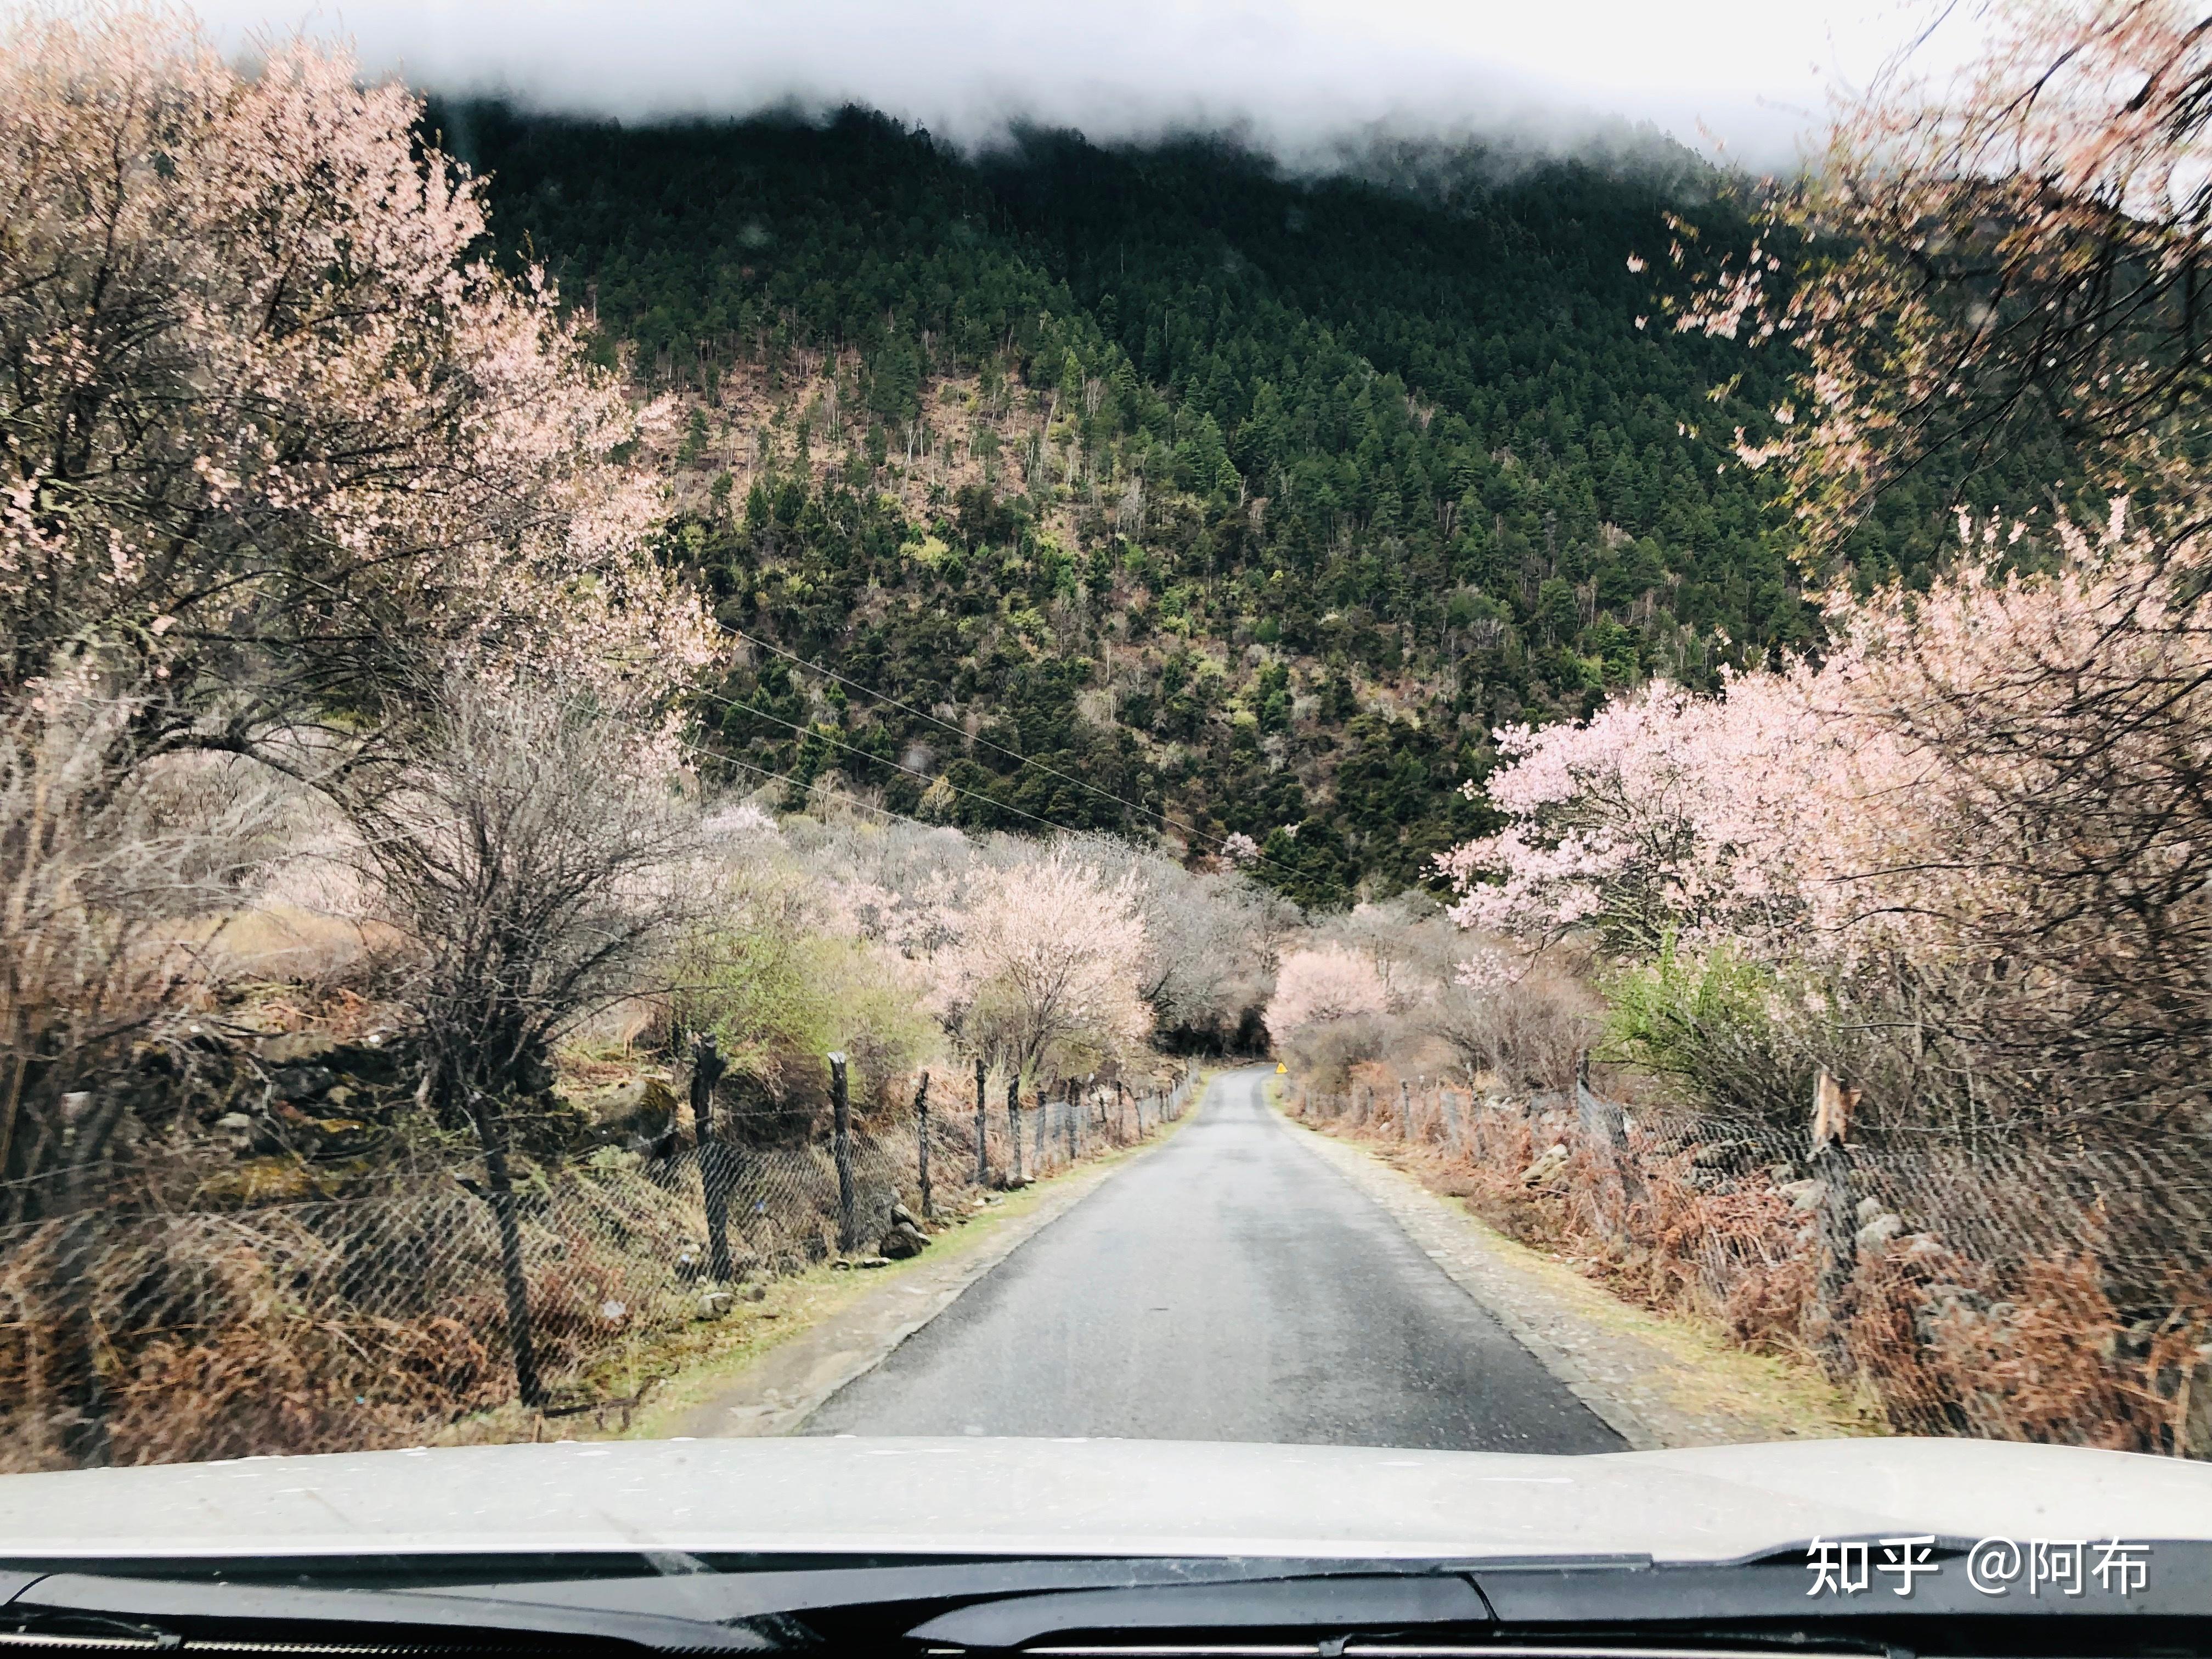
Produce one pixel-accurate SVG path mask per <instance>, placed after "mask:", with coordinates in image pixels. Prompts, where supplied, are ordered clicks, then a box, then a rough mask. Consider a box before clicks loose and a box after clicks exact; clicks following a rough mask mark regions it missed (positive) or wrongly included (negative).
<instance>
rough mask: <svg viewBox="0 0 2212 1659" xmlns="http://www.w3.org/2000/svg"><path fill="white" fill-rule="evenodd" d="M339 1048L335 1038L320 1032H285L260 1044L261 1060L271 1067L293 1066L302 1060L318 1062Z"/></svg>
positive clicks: (339, 1045)
mask: <svg viewBox="0 0 2212 1659" xmlns="http://www.w3.org/2000/svg"><path fill="white" fill-rule="evenodd" d="M341 1046H343V1045H341V1044H340V1043H339V1042H338V1040H337V1038H336V1037H333V1036H325V1034H324V1033H322V1032H320V1031H287V1032H285V1033H284V1034H283V1036H273V1037H270V1038H269V1039H268V1040H267V1041H265V1042H263V1043H262V1045H261V1058H262V1059H263V1060H265V1061H266V1062H267V1063H268V1064H270V1065H271V1066H294V1065H297V1064H299V1063H300V1062H301V1061H302V1060H320V1059H321V1058H322V1057H323V1056H324V1055H325V1054H329V1053H330V1052H331V1050H332V1049H333V1048H339V1047H341Z"/></svg>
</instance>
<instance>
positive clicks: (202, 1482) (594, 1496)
mask: <svg viewBox="0 0 2212 1659" xmlns="http://www.w3.org/2000/svg"><path fill="white" fill-rule="evenodd" d="M1921 1533H1929V1534H1936V1536H1937V1537H1939V1538H1943V1539H1960V1540H1966V1541H1972V1540H1974V1539H1978V1538H1983V1537H1996V1536H2005V1537H2012V1538H2015V1539H2024V1538H2029V1537H2047V1538H2092V1539H2096V1538H2112V1537H2118V1538H2124V1539H2129V1540H2172V1541H2178V1540H2185V1539H2186V1540H2212V1465H2208V1464H2203V1463H2185V1462H2176V1461H2173V1460H2172V1459H2166V1458H2158V1457H2148V1456H2138V1455H2131V1454H2127V1453H2121V1452H2102V1451H2086V1450H2078V1449H2072V1448H2067V1447H2057V1446H2026V1445H2010V1444H1999V1443H1990V1442H1984V1441H1971V1440H1906V1439H1885V1440H1832V1441H1811V1442H1802V1443H1799V1442H1786V1443H1780V1444H1774V1445H1757V1446H1710V1447H1701V1448H1696V1449H1686V1450H1677V1451H1655V1452H1624V1453H1618V1454H1613V1455H1595V1456H1572V1457H1571V1456H1539V1455H1517V1454H1504V1453H1489V1452H1440V1451H1399V1450H1390V1449H1373V1448H1365V1447H1349V1446H1272V1445H1244V1444H1217V1443H1183V1442H1175V1441H1133V1440H992V1439H957V1440H951V1439H947V1440H919V1439H916V1440H905V1439H866V1438H854V1437H840V1438H836V1439H790V1440H731V1441H709V1440H690V1441H685V1440H677V1441H659V1442H628V1443H564V1444H560V1445H518V1446H475V1447H455V1448H449V1449H435V1450H432V1449H418V1450H409V1451H378V1452H357V1453H343V1454H337V1455H328V1456H318V1457H268V1458H246V1459H242V1460H240V1461H238V1462H222V1463H187V1464H171V1465H166V1466H157V1467H153V1468H125V1469H88V1470H78V1471H73V1472H69V1473H59V1474H16V1475H8V1476H4V1477H0V1559H13V1560H16V1561H22V1560H25V1559H60V1558H74V1559H79V1560H85V1559H117V1558H123V1557H132V1558H137V1559H147V1558H152V1557H162V1558H176V1557H195V1556H215V1555H221V1556H226V1557H237V1556H241V1555H253V1556H286V1555H290V1556H300V1555H361V1554H363V1553H404V1554H443V1553H488V1552H497V1553H505V1552H508V1551H515V1552H524V1551H531V1552H535V1551H555V1552H569V1551H620V1550H637V1549H661V1550H683V1551H687V1552H694V1553H724V1552H729V1553H750V1552H774V1553H793V1552H805V1553H816V1552H821V1553H856V1554H857V1553H871V1554H884V1553H894V1554H928V1555H934V1554H981V1555H997V1554H1005V1555H1037V1554H1046V1555H1073V1554H1086V1555H1087V1554H1135V1555H1263V1556H1282V1557H1437V1556H1444V1557H1453V1558H1462V1559H1527V1558H1530V1557H1559V1556H1593V1555H1598V1556H1604V1555H1631V1556H1648V1557H1650V1558H1651V1559H1654V1560H1660V1561H1724V1560H1732V1559H1741V1558H1743V1557H1745V1556H1748V1555H1753V1554H1756V1553H1761V1552H1764V1551H1766V1550H1770V1549H1776V1548H1780V1547H1785V1546H1788V1545H1792V1544H1802V1543H1803V1542H1804V1541H1807V1540H1808V1539H1811V1538H1814V1537H1815V1536H1827V1537H1837V1536H1844V1537H1866V1536H1880V1535H1883V1534H1921Z"/></svg>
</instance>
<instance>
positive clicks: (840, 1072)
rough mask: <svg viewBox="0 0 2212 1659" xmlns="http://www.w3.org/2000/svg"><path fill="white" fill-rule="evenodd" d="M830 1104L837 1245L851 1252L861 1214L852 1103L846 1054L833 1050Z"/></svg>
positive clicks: (857, 1246)
mask: <svg viewBox="0 0 2212 1659" xmlns="http://www.w3.org/2000/svg"><path fill="white" fill-rule="evenodd" d="M829 1108H830V1113H831V1123H832V1126H833V1127H834V1129H835V1131H836V1145H835V1150H836V1156H837V1248H838V1249H842V1250H845V1251H847V1252H848V1253H849V1252H851V1251H853V1250H857V1249H860V1203H859V1199H858V1195H857V1194H855V1193H854V1190H853V1104H852V1102H851V1100H850V1099H849V1098H848V1097H847V1094H846V1091H845V1054H844V1051H843V1050H842V1049H839V1048H833V1049H831V1050H830V1052H829Z"/></svg>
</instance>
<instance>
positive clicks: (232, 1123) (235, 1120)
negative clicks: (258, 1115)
mask: <svg viewBox="0 0 2212 1659" xmlns="http://www.w3.org/2000/svg"><path fill="white" fill-rule="evenodd" d="M215 1127H216V1128H218V1129H221V1130H222V1131H224V1132H225V1133H229V1134H239V1133H245V1134H252V1133H253V1120H252V1118H250V1117H248V1116H246V1114H245V1113H243V1112H225V1113H224V1114H223V1115H222V1116H221V1117H219V1118H217V1119H216V1121H215Z"/></svg>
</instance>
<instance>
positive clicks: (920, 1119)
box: [914, 1072, 935, 1221]
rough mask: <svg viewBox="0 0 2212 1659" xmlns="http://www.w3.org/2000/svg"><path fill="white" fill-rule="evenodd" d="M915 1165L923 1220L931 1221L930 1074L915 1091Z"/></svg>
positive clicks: (923, 1076) (923, 1078)
mask: <svg viewBox="0 0 2212 1659" xmlns="http://www.w3.org/2000/svg"><path fill="white" fill-rule="evenodd" d="M914 1135H915V1165H916V1170H917V1174H918V1175H919V1176H920V1184H921V1218H922V1219H923V1220H924V1221H927V1220H928V1219H929V1218H930V1215H931V1213H932V1212H933V1210H934V1208H935V1206H933V1205H932V1204H931V1203H930V1201H929V1073H927V1072H924V1073H922V1074H921V1084H920V1085H918V1086H917V1087H916V1088H915V1091H914Z"/></svg>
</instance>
